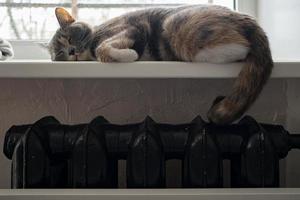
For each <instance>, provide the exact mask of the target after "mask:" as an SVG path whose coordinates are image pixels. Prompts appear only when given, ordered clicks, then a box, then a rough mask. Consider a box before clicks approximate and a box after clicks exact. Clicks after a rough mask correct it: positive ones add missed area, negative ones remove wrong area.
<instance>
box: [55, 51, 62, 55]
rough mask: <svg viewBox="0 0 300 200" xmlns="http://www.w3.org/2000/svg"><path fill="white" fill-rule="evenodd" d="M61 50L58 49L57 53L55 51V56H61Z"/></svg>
mask: <svg viewBox="0 0 300 200" xmlns="http://www.w3.org/2000/svg"><path fill="white" fill-rule="evenodd" d="M63 53H64V52H63V51H59V52H58V53H56V56H61V55H63Z"/></svg>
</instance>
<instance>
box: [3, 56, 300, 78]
mask: <svg viewBox="0 0 300 200" xmlns="http://www.w3.org/2000/svg"><path fill="white" fill-rule="evenodd" d="M242 66H243V63H231V64H209V63H186V62H157V61H155V62H135V63H99V62H52V61H49V60H32V61H30V60H12V61H4V62H0V78H234V77H236V76H237V75H238V73H239V71H240V69H241V67H242ZM272 78H300V62H299V61H288V62H287V61H281V62H275V67H274V70H273V73H272Z"/></svg>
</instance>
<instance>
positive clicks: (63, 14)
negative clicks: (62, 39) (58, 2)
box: [55, 7, 75, 28]
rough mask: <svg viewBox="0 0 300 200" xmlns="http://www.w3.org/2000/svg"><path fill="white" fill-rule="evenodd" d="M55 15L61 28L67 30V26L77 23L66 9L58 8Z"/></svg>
mask: <svg viewBox="0 0 300 200" xmlns="http://www.w3.org/2000/svg"><path fill="white" fill-rule="evenodd" d="M55 15H56V18H57V20H58V23H59V25H60V27H61V28H66V27H67V26H69V25H70V24H72V23H73V22H75V19H74V18H73V17H72V16H71V15H70V13H68V11H67V10H66V9H64V8H61V7H58V8H56V9H55Z"/></svg>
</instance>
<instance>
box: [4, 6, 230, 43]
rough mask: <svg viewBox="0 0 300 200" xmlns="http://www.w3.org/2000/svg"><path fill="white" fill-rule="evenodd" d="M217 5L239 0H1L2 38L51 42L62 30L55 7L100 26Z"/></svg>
mask: <svg viewBox="0 0 300 200" xmlns="http://www.w3.org/2000/svg"><path fill="white" fill-rule="evenodd" d="M204 3H213V4H218V5H223V6H227V7H229V8H231V9H234V7H235V0H51V1H49V0H48V1H45V0H0V36H1V37H3V38H5V39H17V40H20V39H22V40H41V39H46V40H47V39H49V38H51V36H52V35H53V34H54V32H55V31H56V29H57V27H58V23H57V21H56V18H55V15H54V8H55V7H57V6H62V7H66V8H68V9H69V10H70V11H71V12H72V14H73V15H74V16H75V17H76V18H77V19H78V20H81V21H87V22H89V23H90V24H92V25H98V24H101V23H102V22H104V21H106V20H107V19H110V18H112V17H115V16H118V15H120V14H123V13H125V12H128V11H133V10H138V9H142V8H147V7H154V6H178V5H182V4H204Z"/></svg>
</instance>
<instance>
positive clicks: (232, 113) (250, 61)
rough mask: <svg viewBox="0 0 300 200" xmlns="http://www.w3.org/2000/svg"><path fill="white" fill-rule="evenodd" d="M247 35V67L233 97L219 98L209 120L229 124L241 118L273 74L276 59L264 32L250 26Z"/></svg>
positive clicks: (209, 115) (237, 81)
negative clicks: (248, 45)
mask: <svg viewBox="0 0 300 200" xmlns="http://www.w3.org/2000/svg"><path fill="white" fill-rule="evenodd" d="M244 35H245V37H246V38H247V40H248V41H249V42H250V51H249V54H248V55H247V57H246V59H245V66H244V67H243V69H242V70H241V71H240V73H239V75H238V77H237V79H236V81H235V83H234V87H233V91H232V92H231V94H229V95H228V96H226V97H224V98H217V99H216V100H215V102H214V104H213V105H212V107H211V108H210V110H209V111H208V113H207V117H208V119H209V120H210V121H211V122H213V123H216V124H228V123H231V122H233V121H234V120H236V119H238V118H240V117H241V116H242V115H243V113H244V112H245V111H246V110H247V109H248V108H249V107H250V105H251V104H252V103H253V102H254V101H255V99H256V98H257V97H258V95H259V94H260V92H261V90H262V88H263V86H264V85H265V83H266V82H267V80H268V78H269V76H270V74H271V71H272V68H273V60H272V56H271V52H270V47H269V42H268V38H267V36H266V35H265V33H264V31H263V30H262V29H261V28H260V27H258V26H256V27H255V26H251V27H247V29H246V31H245V32H244Z"/></svg>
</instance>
